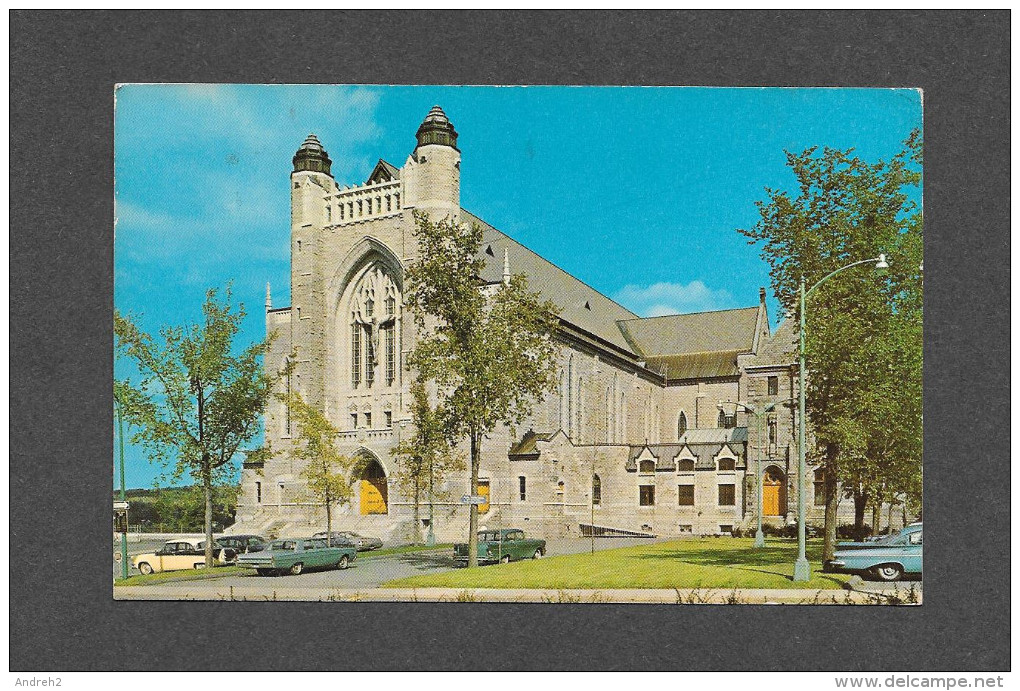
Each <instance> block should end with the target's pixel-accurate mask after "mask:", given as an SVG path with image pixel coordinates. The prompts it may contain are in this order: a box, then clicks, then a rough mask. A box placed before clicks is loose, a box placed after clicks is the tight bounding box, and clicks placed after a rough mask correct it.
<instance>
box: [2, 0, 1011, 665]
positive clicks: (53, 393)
mask: <svg viewBox="0 0 1020 691" xmlns="http://www.w3.org/2000/svg"><path fill="white" fill-rule="evenodd" d="M10 19H11V23H10V28H11V32H10V35H11V49H10V50H11V137H10V141H11V149H10V150H11V186H10V189H11V233H10V241H11V247H10V252H11V254H10V268H11V277H10V288H11V300H10V305H11V306H10V318H11V338H10V346H11V348H10V373H11V375H10V397H11V414H10V426H11V433H10V444H11V456H10V460H11V471H10V475H11V489H10V497H11V507H10V511H11V535H10V554H11V586H10V600H11V605H10V628H11V643H10V667H11V669H12V670H40V671H42V670H79V669H80V670H128V669H131V670H140V669H153V668H154V669H181V667H180V664H181V663H182V662H186V663H187V668H188V669H192V670H194V669H202V668H206V669H216V670H230V669H288V668H294V667H295V666H297V667H298V668H304V669H324V670H326V669H475V670H482V669H490V668H492V667H493V666H494V664H495V661H497V660H498V666H499V667H500V668H506V669H510V668H527V669H679V670H683V669H760V670H779V669H805V670H826V669H838V670H882V669H898V670H917V669H925V670H971V669H973V670H978V669H997V670H1003V669H1008V668H1009V657H1008V655H1009V632H1010V628H1009V610H1010V596H1009V539H1008V535H1009V532H1008V526H1009V473H1010V467H1009V458H1010V444H1009V429H1010V428H1009V361H1008V355H1009V302H1010V299H1009V297H1010V294H1009V263H1008V262H1009V230H1008V228H1009V143H1010V142H1009V129H1008V128H1009V114H1010V113H1009V103H1010V99H1009V57H1010V56H1009V13H1008V12H1004V11H1003V12H970V13H964V12H939V13H931V12H883V13H875V12H863V13H859V12H852V13H851V12H812V13H790V12H749V13H730V12H725V13H722V12H694V13H689V12H679V13H667V14H644V13H640V14H638V13H610V14H577V13H542V14H516V13H507V12H496V13H484V14H482V13H439V12H427V13H412V12H391V13H385V14H380V13H339V12H336V13H332V12H330V13H325V12H323V13H320V12H303V13H272V14H265V13H225V12H205V13H195V12H188V13H148V12H144V13H124V12H117V13H54V12H48V13H41V12H12V13H11V15H10ZM143 81H144V82H192V81H211V82H256V83H261V82H325V83H383V84H387V83H402V84H416V83H448V84H458V83H470V84H508V83H539V84H653V85H654V84H669V85H674V84H677V85H732V86H754V85H792V86H883V87H884V86H896V87H921V88H923V89H924V121H925V176H926V177H925V190H924V192H925V194H924V197H925V199H924V201H925V211H926V213H925V221H926V228H925V235H926V237H925V240H926V249H925V252H926V257H925V269H926V273H925V279H926V287H927V294H926V297H927V301H926V305H925V324H926V333H925V339H926V343H925V445H926V449H927V453H926V455H925V471H926V478H927V482H926V495H925V506H926V508H927V511H926V516H925V519H926V522H927V523H928V524H929V528H928V531H929V533H930V534H931V535H932V536H934V537H933V538H932V539H931V540H930V541H929V545H928V552H927V555H926V559H925V565H926V568H927V570H926V573H925V576H926V578H925V593H924V595H925V604H924V606H923V607H919V608H893V607H831V606H829V607H809V606H802V607H781V608H780V607H751V606H739V607H733V606H730V607H725V606H720V607H708V606H701V607H671V606H661V605H660V606H642V605H510V604H367V603H366V604H326V603H306V604H301V603H295V604H282V603H264V604H258V603H244V604H241V603H229V602H224V603H206V604H195V603H181V602H162V603H156V602H119V603H118V602H114V601H113V600H112V597H111V588H110V577H109V562H107V559H108V558H109V549H110V532H109V526H110V513H109V512H110V462H111V458H112V457H113V449H112V446H113V444H112V432H111V430H112V410H113V406H112V397H111V377H112V336H111V328H110V327H111V324H112V280H113V270H112V267H113V252H112V238H113V217H112V211H113V204H112V202H113V174H112V170H113V168H112V161H113V139H112V133H113V130H112V128H113V85H114V83H116V82H143Z"/></svg>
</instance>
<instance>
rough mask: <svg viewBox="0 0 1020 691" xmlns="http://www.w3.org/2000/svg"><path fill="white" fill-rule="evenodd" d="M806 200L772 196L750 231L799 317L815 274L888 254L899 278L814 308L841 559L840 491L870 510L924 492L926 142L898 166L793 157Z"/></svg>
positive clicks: (868, 281)
mask: <svg viewBox="0 0 1020 691" xmlns="http://www.w3.org/2000/svg"><path fill="white" fill-rule="evenodd" d="M786 156H787V163H788V165H789V166H790V168H791V169H792V171H793V173H794V176H795V177H796V180H797V192H796V194H792V193H790V192H787V191H785V190H780V189H771V188H769V189H766V195H767V199H766V200H765V201H760V202H758V203H757V205H758V211H759V214H760V218H759V220H758V222H757V223H756V224H755V226H754V227H753V228H751V229H749V230H740V231H739V232H741V233H742V234H744V235H745V236H747V237H748V238H750V242H751V243H752V244H754V243H761V244H762V248H761V253H762V257H763V258H764V259H765V260H766V261H767V262H768V263H769V265H770V267H771V277H772V287H773V289H774V291H775V294H776V296H777V297H778V299H779V300H780V302H781V303H782V304H783V306H784V308H785V309H786V310H787V311H788V312H789V313H790V314H795V313H796V311H797V309H799V300H798V284H799V281H800V279H801V277H802V276H803V277H804V279H805V281H806V284H807V286H809V287H810V286H812V285H814V284H815V283H816V282H817V281H819V280H821V279H822V278H823V277H825V276H826V275H827V274H828V273H829V272H831V271H834V270H836V269H838V268H840V267H843V266H845V265H846V264H848V263H850V262H853V261H856V260H859V259H866V258H870V257H874V256H877V255H878V254H879V253H881V252H884V253H886V254H887V255H888V257H889V263H890V270H889V272H888V273H887V274H885V275H882V274H879V273H878V272H875V271H869V270H867V269H864V268H861V269H858V270H851V271H847V272H844V273H841V274H839V275H837V276H835V277H833V278H832V279H831V280H830V281H828V282H826V284H825V285H824V287H822V288H820V289H819V290H818V291H817V292H815V293H813V294H812V295H811V296H810V298H809V301H810V302H809V308H808V310H807V343H806V355H807V367H808V371H809V372H810V376H809V378H808V381H807V404H808V409H807V413H808V418H809V421H810V423H811V432H812V435H811V436H812V440H811V443H812V444H813V447H814V449H813V454H812V455H813V456H814V457H815V459H816V464H817V465H818V466H820V467H821V468H823V469H824V470H825V479H826V482H825V487H826V500H825V548H824V558H826V559H829V558H831V557H832V554H833V552H834V550H835V538H836V509H837V505H838V502H839V498H840V494H839V485H838V484H837V483H841V484H842V487H843V490H844V491H845V492H848V493H849V496H852V497H854V498H855V508H856V509H857V516H858V525H860V523H861V522H862V521H863V516H864V506H865V505H866V503H867V500H868V498H869V496H870V497H873V496H874V495H876V494H882V495H884V496H888V495H891V494H892V493H895V492H900V491H905V488H906V487H908V486H913V485H919V483H917V482H915V478H917V477H918V476H919V475H920V449H921V420H920V411H921V398H920V383H921V379H920V376H921V368H920V363H921V348H922V341H921V302H922V297H921V276H920V272H919V269H918V266H919V264H920V261H921V249H922V225H921V210H920V208H919V207H918V206H917V204H916V202H915V201H914V200H913V197H912V189H911V188H914V187H919V186H920V183H921V173H920V164H921V137H920V133H919V132H916V131H915V132H913V133H912V134H911V135H910V137H909V138H908V139H907V140H906V142H905V145H904V149H903V150H902V151H901V152H900V153H898V154H896V155H895V156H893V157H892V158H891V159H890V160H888V161H878V162H877V163H868V162H866V161H864V160H862V159H860V158H858V157H856V156H854V155H853V150H852V149H851V150H846V151H841V150H837V149H830V148H824V149H822V150H821V151H819V150H818V149H817V148H810V149H807V150H806V151H804V152H803V153H800V154H794V153H789V152H787V154H786Z"/></svg>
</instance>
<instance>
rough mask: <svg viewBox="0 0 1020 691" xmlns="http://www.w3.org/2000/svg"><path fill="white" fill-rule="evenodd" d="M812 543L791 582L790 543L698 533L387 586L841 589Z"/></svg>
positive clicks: (792, 557)
mask: <svg viewBox="0 0 1020 691" xmlns="http://www.w3.org/2000/svg"><path fill="white" fill-rule="evenodd" d="M821 552H822V544H821V541H820V540H809V541H808V560H809V561H810V562H811V570H812V573H811V575H812V578H811V580H810V581H807V582H802V583H795V582H794V581H793V579H792V576H793V562H794V560H795V559H796V557H797V541H796V540H781V539H777V538H773V539H770V540H769V541H768V544H767V546H766V547H765V548H763V549H754V547H753V540H751V539H743V538H724V537H719V538H701V539H691V540H677V541H674V542H660V543H652V544H647V545H638V546H636V547H623V548H620V549H611V550H605V551H601V552H596V553H595V554H591V553H582V554H570V555H563V556H554V555H551V556H548V557H546V558H544V559H541V560H537V561H523V562H516V563H512V564H505V565H492V566H484V567H480V568H477V569H457V570H455V571H448V572H444V573H437V574H432V575H424V576H413V577H411V578H402V579H399V580H395V581H390V582H389V583H386V587H390V588H427V587H440V588H543V589H557V590H558V589H571V588H593V589H614V588H809V589H834V588H842V587H843V583H844V582H846V580H847V579H848V578H849V576H844V575H837V574H823V573H821V564H820V559H821Z"/></svg>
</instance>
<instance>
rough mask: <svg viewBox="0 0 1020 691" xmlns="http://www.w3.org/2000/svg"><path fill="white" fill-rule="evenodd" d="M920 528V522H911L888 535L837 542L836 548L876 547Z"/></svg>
mask: <svg viewBox="0 0 1020 691" xmlns="http://www.w3.org/2000/svg"><path fill="white" fill-rule="evenodd" d="M919 530H921V524H920V523H911V524H910V525H908V526H906V527H905V528H903V529H902V530H900V531H899V532H898V533H889V534H888V535H873V536H871V537H869V538H865V540H864V542H837V543H836V549H837V550H850V549H862V548H866V547H876V546H878V545H884V544H888V543H890V542H892V541H893V540H895V539H896V538H897V537H899V536H900V535H909V534H910V533H916V532H917V531H919Z"/></svg>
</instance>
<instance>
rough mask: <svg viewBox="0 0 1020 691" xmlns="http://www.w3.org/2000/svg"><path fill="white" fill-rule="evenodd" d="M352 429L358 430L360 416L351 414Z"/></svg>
mask: <svg viewBox="0 0 1020 691" xmlns="http://www.w3.org/2000/svg"><path fill="white" fill-rule="evenodd" d="M351 429H358V414H357V413H351Z"/></svg>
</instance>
